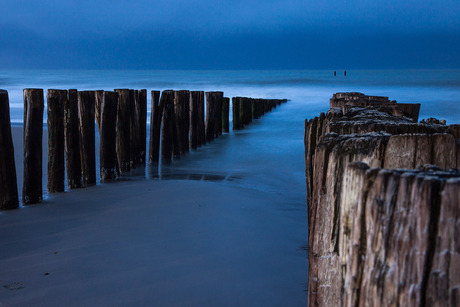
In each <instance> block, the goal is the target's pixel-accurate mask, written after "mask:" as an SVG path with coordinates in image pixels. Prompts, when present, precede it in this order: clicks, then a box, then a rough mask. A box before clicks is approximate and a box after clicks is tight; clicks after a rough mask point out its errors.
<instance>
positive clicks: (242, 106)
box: [239, 97, 246, 129]
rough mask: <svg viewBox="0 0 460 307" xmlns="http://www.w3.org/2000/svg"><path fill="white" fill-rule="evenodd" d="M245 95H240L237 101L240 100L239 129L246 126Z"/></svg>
mask: <svg viewBox="0 0 460 307" xmlns="http://www.w3.org/2000/svg"><path fill="white" fill-rule="evenodd" d="M245 99H246V98H245V97H240V99H239V102H240V129H241V128H244V126H246V116H245V112H246V108H245V103H244V101H245Z"/></svg>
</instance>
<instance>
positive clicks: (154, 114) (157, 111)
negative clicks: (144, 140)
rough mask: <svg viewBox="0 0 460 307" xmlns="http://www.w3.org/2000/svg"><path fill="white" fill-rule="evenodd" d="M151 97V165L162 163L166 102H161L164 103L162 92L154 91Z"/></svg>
mask: <svg viewBox="0 0 460 307" xmlns="http://www.w3.org/2000/svg"><path fill="white" fill-rule="evenodd" d="M151 96H152V106H151V112H150V143H149V164H153V163H158V162H159V161H160V133H161V119H162V117H163V109H164V100H162V101H161V102H163V103H160V91H152V92H151Z"/></svg>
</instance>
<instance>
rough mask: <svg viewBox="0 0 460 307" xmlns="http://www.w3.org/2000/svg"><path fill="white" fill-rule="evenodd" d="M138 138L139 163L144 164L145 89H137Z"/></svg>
mask: <svg viewBox="0 0 460 307" xmlns="http://www.w3.org/2000/svg"><path fill="white" fill-rule="evenodd" d="M139 129H140V131H139V140H140V160H139V164H140V165H143V166H145V161H146V160H145V157H146V153H147V90H146V89H142V90H139Z"/></svg>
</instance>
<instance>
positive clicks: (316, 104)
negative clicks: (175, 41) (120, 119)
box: [0, 70, 460, 205]
mask: <svg viewBox="0 0 460 307" xmlns="http://www.w3.org/2000/svg"><path fill="white" fill-rule="evenodd" d="M0 88H1V89H5V90H7V91H8V92H9V97H10V112H11V120H12V122H13V124H14V125H21V124H22V122H23V97H22V90H23V89H24V88H43V89H44V90H45V94H46V89H50V88H56V89H68V88H76V89H78V90H98V89H103V90H113V89H115V88H135V89H142V88H146V89H147V90H148V91H150V90H165V89H175V90H180V89H188V90H203V91H215V90H219V91H223V92H224V95H225V96H227V97H233V96H248V97H258V98H287V99H290V101H289V102H288V103H286V104H283V105H282V106H280V107H278V108H277V109H276V110H274V111H273V112H271V113H269V114H266V115H265V116H264V117H262V118H261V119H258V120H255V121H254V122H253V123H252V124H251V125H250V126H248V127H247V128H246V129H244V130H241V131H236V132H235V131H231V133H230V134H224V135H223V136H222V137H220V138H219V139H218V140H216V141H214V142H212V143H211V144H208V145H207V146H205V147H202V148H200V149H198V150H196V151H192V152H191V153H190V154H189V155H187V156H185V157H182V158H181V159H180V160H176V161H174V163H173V164H172V165H169V166H161V167H160V172H158V169H157V168H156V167H155V168H153V169H149V168H147V170H146V172H145V173H144V172H141V173H140V174H139V173H137V175H138V176H140V177H143V178H151V179H158V178H160V179H167V178H176V179H195V180H210V181H223V182H226V183H228V184H238V185H243V186H245V187H248V188H256V189H263V190H264V191H267V192H272V193H277V194H281V195H282V196H283V197H285V199H286V202H285V203H286V204H290V203H295V204H297V205H298V204H300V203H301V204H304V203H305V202H304V200H305V193H306V192H305V183H304V182H305V178H304V168H305V165H304V148H303V129H304V120H305V119H306V118H312V117H314V116H317V115H318V114H319V113H320V112H323V111H324V112H325V111H327V110H328V108H329V98H330V97H331V96H332V94H333V93H336V92H343V91H358V92H363V93H365V94H369V95H383V96H388V97H389V98H390V99H392V100H397V101H398V102H405V103H406V102H417V103H421V104H422V106H421V111H420V118H427V117H431V116H432V117H437V118H440V119H446V120H447V123H448V124H453V123H457V124H458V123H460V70H381V71H379V70H372V71H353V70H351V71H347V76H344V74H343V71H337V76H334V74H333V71H329V70H319V71H149V70H146V71H142V70H88V71H84V70H81V71H74V70H13V71H1V70H0ZM147 99H148V110H149V112H148V113H149V114H148V116H147V118H148V119H149V118H150V94H148V97H147ZM45 103H46V101H45ZM230 118H231V114H230ZM44 121H45V122H46V112H45V119H44ZM96 130H97V129H96ZM96 157H97V158H98V155H96ZM16 162H17V163H18V162H19V161H16ZM45 166H46V165H45ZM43 174H44V175H43V176H44V180H43V183H44V186H45V187H44V190H45V189H46V171H44V172H43ZM138 176H137V177H138Z"/></svg>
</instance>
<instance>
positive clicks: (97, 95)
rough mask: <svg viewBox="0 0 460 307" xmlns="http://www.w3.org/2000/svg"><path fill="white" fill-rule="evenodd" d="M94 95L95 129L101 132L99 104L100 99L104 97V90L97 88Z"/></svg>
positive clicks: (100, 102)
mask: <svg viewBox="0 0 460 307" xmlns="http://www.w3.org/2000/svg"><path fill="white" fill-rule="evenodd" d="M94 95H96V96H95V98H96V110H95V111H94V112H95V117H96V124H97V129H98V130H99V133H100V132H101V106H102V99H103V97H104V91H102V90H98V91H94Z"/></svg>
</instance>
